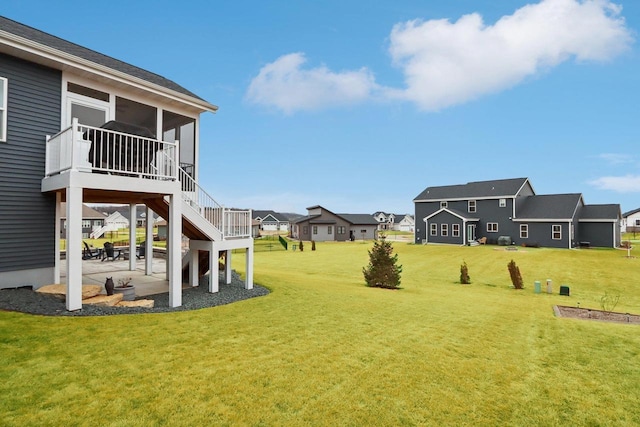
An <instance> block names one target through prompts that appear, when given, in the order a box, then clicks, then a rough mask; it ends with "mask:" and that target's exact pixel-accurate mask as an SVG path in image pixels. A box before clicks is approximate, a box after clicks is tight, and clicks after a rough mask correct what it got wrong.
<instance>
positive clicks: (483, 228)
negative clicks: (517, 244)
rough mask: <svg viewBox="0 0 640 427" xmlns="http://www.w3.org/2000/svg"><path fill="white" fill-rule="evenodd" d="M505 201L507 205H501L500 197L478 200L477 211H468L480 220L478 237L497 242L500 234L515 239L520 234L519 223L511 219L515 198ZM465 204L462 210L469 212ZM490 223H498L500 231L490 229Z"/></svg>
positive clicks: (477, 229)
mask: <svg viewBox="0 0 640 427" xmlns="http://www.w3.org/2000/svg"><path fill="white" fill-rule="evenodd" d="M505 202H506V206H504V207H500V200H499V199H488V200H477V201H476V212H475V213H467V215H469V216H471V217H475V218H478V219H479V220H480V221H478V223H477V225H478V226H477V228H476V238H478V239H479V238H481V237H486V238H487V243H489V244H497V243H498V237H500V236H509V237H511V239H515V237H517V236H518V233H519V228H518V225H517V224H514V223H513V221H512V220H511V216H512V214H513V199H506V200H505ZM464 204H465V206H464V210H462V209H460V210H462V212H468V210H467V206H466V202H464ZM488 223H496V224H498V231H495V232H494V231H488V230H487V224H488Z"/></svg>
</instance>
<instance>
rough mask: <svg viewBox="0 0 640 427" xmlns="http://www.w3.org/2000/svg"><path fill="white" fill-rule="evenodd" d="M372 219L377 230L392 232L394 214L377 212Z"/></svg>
mask: <svg viewBox="0 0 640 427" xmlns="http://www.w3.org/2000/svg"><path fill="white" fill-rule="evenodd" d="M373 218H374V219H375V220H376V221H377V222H378V230H393V225H394V222H395V218H396V216H395V215H394V214H390V213H386V212H382V211H378V212H376V213H374V214H373Z"/></svg>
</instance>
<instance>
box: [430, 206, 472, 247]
mask: <svg viewBox="0 0 640 427" xmlns="http://www.w3.org/2000/svg"><path fill="white" fill-rule="evenodd" d="M431 224H436V225H437V226H438V229H437V232H436V235H435V236H432V235H431V234H430V232H429V229H430V228H431ZM442 224H446V225H447V235H446V236H443V235H442ZM454 224H457V225H458V227H459V230H460V235H459V236H453V225H454ZM463 227H464V224H463V221H462V220H461V219H460V218H458V217H457V216H455V215H451V214H450V213H449V212H444V211H443V212H440V213H439V214H437V215H434V216H432V217H431V218H429V220H428V222H427V223H426V229H427V234H428V237H427V240H426V241H427V242H428V243H448V244H452V245H462V244H464V242H463V235H464V231H465V230H464V229H463Z"/></svg>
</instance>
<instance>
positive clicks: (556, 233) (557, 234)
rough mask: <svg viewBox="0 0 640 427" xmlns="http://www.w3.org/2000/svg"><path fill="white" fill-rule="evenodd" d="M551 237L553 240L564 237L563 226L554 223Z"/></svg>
mask: <svg viewBox="0 0 640 427" xmlns="http://www.w3.org/2000/svg"><path fill="white" fill-rule="evenodd" d="M551 238H552V239H553V240H560V239H562V226H561V225H558V224H554V225H552V226H551Z"/></svg>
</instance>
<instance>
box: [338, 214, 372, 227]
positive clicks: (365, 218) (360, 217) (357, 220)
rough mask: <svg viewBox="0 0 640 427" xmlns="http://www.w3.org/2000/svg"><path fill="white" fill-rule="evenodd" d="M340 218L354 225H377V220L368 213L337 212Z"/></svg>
mask: <svg viewBox="0 0 640 427" xmlns="http://www.w3.org/2000/svg"><path fill="white" fill-rule="evenodd" d="M337 215H338V216H339V217H340V218H342V219H344V220H345V221H347V222H350V223H351V224H354V225H378V221H376V219H375V218H374V217H372V216H371V215H369V214H344V213H341V214H337Z"/></svg>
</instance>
